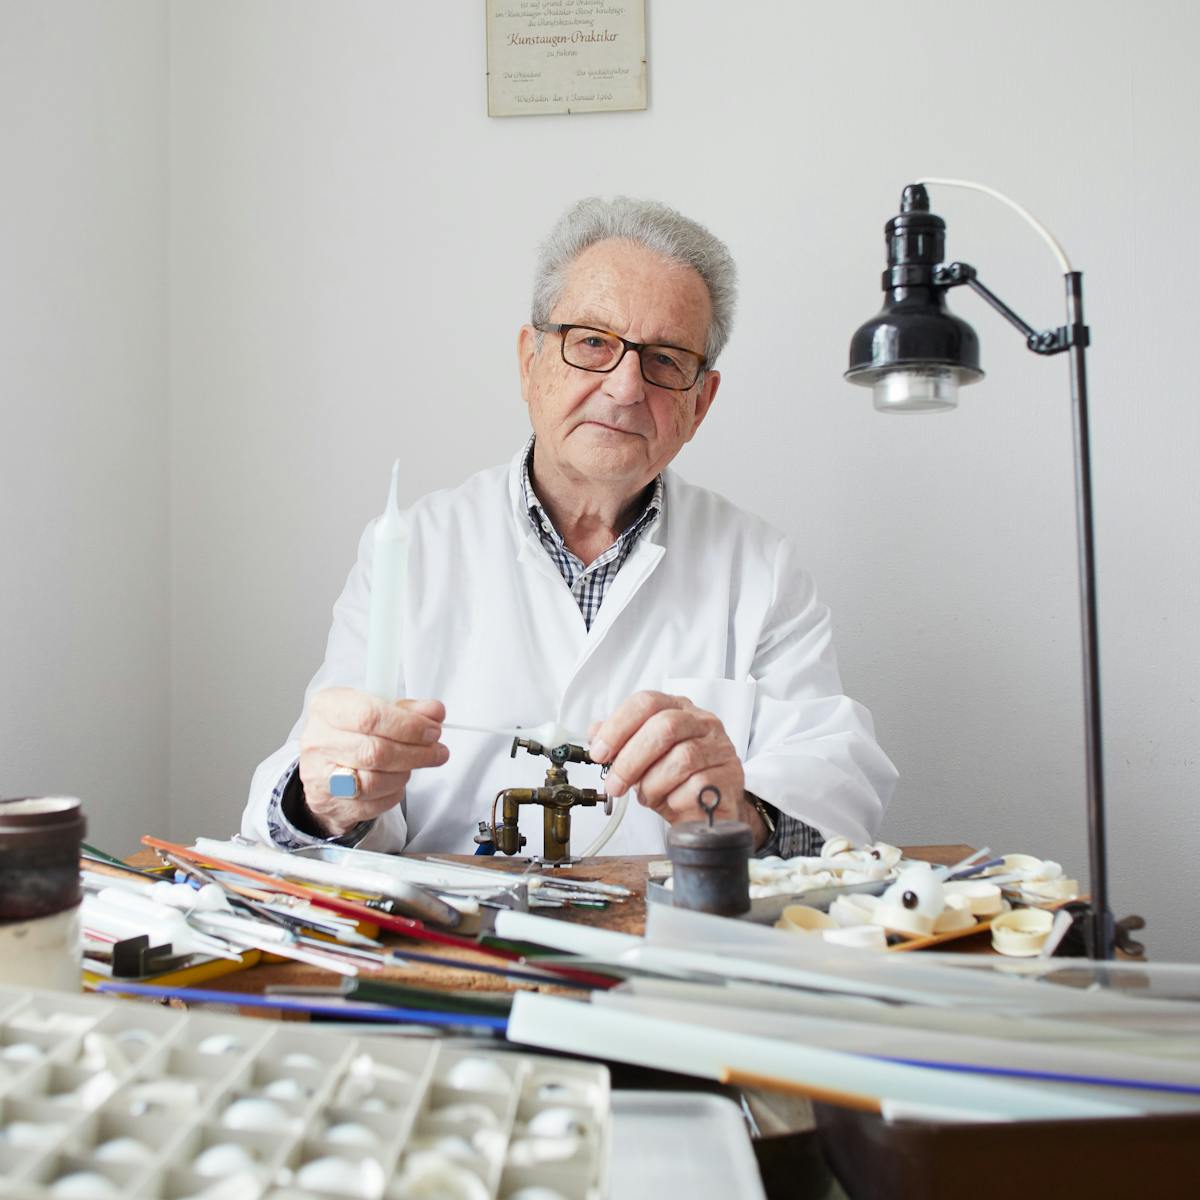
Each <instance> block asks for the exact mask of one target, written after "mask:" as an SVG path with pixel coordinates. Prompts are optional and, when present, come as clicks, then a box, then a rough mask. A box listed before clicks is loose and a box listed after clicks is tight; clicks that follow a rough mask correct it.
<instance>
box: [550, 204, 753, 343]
mask: <svg viewBox="0 0 1200 1200" xmlns="http://www.w3.org/2000/svg"><path fill="white" fill-rule="evenodd" d="M609 238H622V239H625V240H627V241H631V242H637V243H638V244H639V245H641V246H645V247H646V249H647V250H653V251H654V252H655V253H657V254H661V255H662V256H663V257H664V258H667V259H670V260H671V261H672V262H677V263H682V264H683V265H684V266H687V267H691V268H692V269H693V270H694V271H696V273H697V274H698V275H699V276H700V278H701V279H703V280H704V284H705V286H706V287H707V288H708V295H709V299H710V300H711V302H712V322H711V324H710V325H709V327H708V340H707V342H706V344H705V347H704V354H705V358H706V359H707V360H708V365H709V366H712V364H713V363H714V362H716V360H717V355H719V354H720V353H721V351H722V350H723V349H724V348H725V343H726V342H727V341H728V340H729V333H730V330H731V329H732V328H733V310H734V306H735V304H736V302H737V268H736V267H735V266H734V263H733V258H732V256H731V255H730V253H729V251H728V249H726V247H725V243H724V242H722V241H720V239H718V238H715V237H714V236H713V235H712V234H711V233H709V232H708V230H707V229H705V228H704V226H703V225H699V224H697V223H696V222H695V221H691V220H689V219H688V218H687V217H685V216H684V215H683V214H682V213H679V212H676V211H675V209H673V208H669V207H668V206H667V205H665V204H660V203H659V202H658V201H657V200H633V199H630V198H629V197H628V196H617V197H615V198H614V199H612V200H604V199H601V198H600V197H599V196H588V197H587V198H586V199H583V200H579V201H577V202H576V203H575V204H572V205H571V207H570V208H568V209H567V211H566V212H565V213H563V215H562V216H561V217H559V219H558V221H557V222H556V223H555V226H554V228H553V229H552V230H550V233H549V234H548V235H547V237H546V239H545V240H544V241H543V242H542V243H541V245H540V246H539V247H538V263H537V270H536V272H535V274H534V278H533V311H532V318H533V324H534V325H541V324H544V323H546V322H547V321H549V319H550V313H551V312H552V311H553V309H554V306H555V305H556V304H557V303H558V301H559V298H560V297H561V296H562V294H563V291H564V289H565V288H566V285H567V274H568V272H569V270H570V268H571V264H572V263H573V262H574V261H575V259H577V258H578V257H579V255H580V254H582V253H583V252H584V251H585V250H586V249H587V248H588V247H589V246H592V245H594V244H595V243H596V242H603V241H607V240H608V239H609Z"/></svg>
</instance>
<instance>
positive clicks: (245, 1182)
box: [0, 988, 612, 1200]
mask: <svg viewBox="0 0 1200 1200" xmlns="http://www.w3.org/2000/svg"><path fill="white" fill-rule="evenodd" d="M611 1126H612V1120H611V1097H610V1091H609V1078H608V1071H607V1069H606V1068H604V1067H601V1066H596V1065H593V1064H588V1063H581V1062H571V1061H566V1060H562V1059H555V1058H548V1057H542V1056H536V1055H530V1054H514V1053H507V1052H503V1051H493V1050H491V1049H482V1050H481V1049H479V1048H478V1047H477V1046H467V1045H464V1044H461V1043H460V1044H458V1045H455V1044H454V1043H453V1042H439V1041H436V1040H433V1039H428V1038H406V1037H402V1036H400V1037H390V1036H386V1035H382V1036H381V1035H380V1034H378V1033H375V1034H373V1035H370V1036H364V1037H355V1036H353V1035H352V1034H349V1033H342V1032H333V1031H323V1030H322V1029H321V1028H320V1027H319V1026H313V1025H308V1024H300V1023H297V1022H275V1021H262V1020H254V1019H251V1018H245V1017H235V1016H218V1015H215V1014H208V1013H199V1012H187V1011H182V1010H177V1009H168V1008H162V1007H159V1006H156V1005H151V1004H147V1003H144V1002H134V1001H129V1000H116V999H108V998H106V997H98V996H71V995H66V994H60V993H55V992H36V991H28V990H24V989H11V988H0V1196H2V1197H6V1198H7V1197H19V1198H22V1200H24V1198H29V1200H32V1198H34V1197H36V1198H38V1200H45V1198H53V1200H58V1198H59V1197H78V1198H87V1200H92V1198H95V1200H110V1198H112V1197H120V1198H121V1200H185V1198H190V1197H197V1198H199V1197H204V1200H259V1198H260V1197H261V1198H263V1200H305V1198H312V1200H346V1198H347V1197H355V1198H359V1200H407V1198H408V1197H416V1196H420V1197H427V1196H434V1195H436V1196H439V1197H445V1200H492V1198H496V1200H509V1198H510V1197H511V1198H513V1200H519V1198H520V1197H521V1195H522V1192H523V1190H524V1189H530V1188H538V1189H549V1190H539V1191H536V1192H533V1193H532V1195H533V1196H536V1197H538V1200H551V1197H554V1196H558V1197H561V1198H562V1200H603V1197H605V1196H607V1194H608V1191H607V1189H608V1160H609V1145H610V1139H611ZM121 1151H123V1152H124V1153H123V1154H120V1153H119V1152H121ZM114 1156H116V1157H114ZM330 1160H332V1161H330ZM526 1195H529V1193H526Z"/></svg>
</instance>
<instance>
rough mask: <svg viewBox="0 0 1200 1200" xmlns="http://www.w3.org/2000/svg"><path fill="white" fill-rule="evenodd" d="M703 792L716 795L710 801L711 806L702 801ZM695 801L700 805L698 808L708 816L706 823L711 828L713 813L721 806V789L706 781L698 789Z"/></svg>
mask: <svg viewBox="0 0 1200 1200" xmlns="http://www.w3.org/2000/svg"><path fill="white" fill-rule="evenodd" d="M705 792H712V794H713V795H714V796H716V799H715V800H714V801H713V802H712V807H711V808H710V807H709V806H708V805H707V804H705V803H704V793H705ZM696 803H697V804H699V805H700V810H701V811H702V812H703V813H704V815H705V816H706V817H707V818H708V825H709V828H710V829H711V828H712V823H713V813H715V812H716V811H717V809H718V808H720V807H721V789H720V788H718V787H715V786H714V785H713V784H711V783H706V784H705V785H704V787H702V788H701V789H700V795H699V796H697V797H696Z"/></svg>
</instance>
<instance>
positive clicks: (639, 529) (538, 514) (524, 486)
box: [521, 434, 666, 546]
mask: <svg viewBox="0 0 1200 1200" xmlns="http://www.w3.org/2000/svg"><path fill="white" fill-rule="evenodd" d="M536 440H537V435H536V434H530V436H529V441H528V442H526V443H525V453H524V455H523V456H522V459H521V495H522V497H523V498H524V502H525V512H526V514H527V515H528V517H529V523H530V524H531V525H532V526H533V531H534V533H536V534H537V535H538V537H542V536H543V533H544V531H546V530H547V527H548V528H549V532H550V533H552V534H553V536H554V540H555V541H556V542H558V544H559V545H560V546H561V545H564V544H565V543H564V542H563V539H562V534H560V533H559V532H558V530H557V529H556V528H555V526H554V522H553V521H551V520H550V518H549V516H547V514H546V511H545V509H543V508H542V503H541V501H540V500H539V499H538V498H537V493H536V492H535V491H534V490H533V481H532V480H531V479H530V478H529V468H530V467H531V466H532V465H533V443H534V442H535V441H536ZM665 494H666V489H665V487H664V484H663V477H662V474H661V472H660V473H659V474H658V475H656V476H655V478H654V489H653V491H652V492H651V493H650V499H649V500H647V501H646V506H645V508H643V509H642V511H641V512H640V513H638V515H637V517H636V518H635V519H634V520H633V521H632V522H631V524H630V525H629V528H628V529H626V530H625V532H624V533H623V534H621V536H620V537H619V538H618V539H617V541H618V542H626V541H631V540H632V539H634V538H636V537H640V536H641V535H642V534H643V533H644V532H645V531H646V530H647V529H649V528H650V526H651V525H652V524H654V521H655V520H656V519H657V517H658V514H659V513H660V512H662V507H663V499H664V496H665Z"/></svg>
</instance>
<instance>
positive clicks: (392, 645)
mask: <svg viewBox="0 0 1200 1200" xmlns="http://www.w3.org/2000/svg"><path fill="white" fill-rule="evenodd" d="M399 487H400V460H399V459H396V461H395V463H393V464H392V477H391V481H390V483H389V484H388V498H387V507H386V508H385V509H384V512H383V515H382V516H381V517H380V518H379V520H378V521H376V522H375V552H374V555H373V557H372V561H371V605H370V609H369V612H368V619H367V678H366V685H365V686H366V690H367V691H368V692H370V693H371V695H373V696H378V697H379V699H380V700H387V701H389V702H390V701H392V700H395V699H396V693H397V691H398V689H399V682H400V633H401V624H400V615H401V612H402V605H403V601H404V582H405V569H406V566H407V560H408V537H407V534H406V530H405V527H404V521H403V520H402V518H401V516H400V505H399V499H398V496H397V492H398V490H399Z"/></svg>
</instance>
